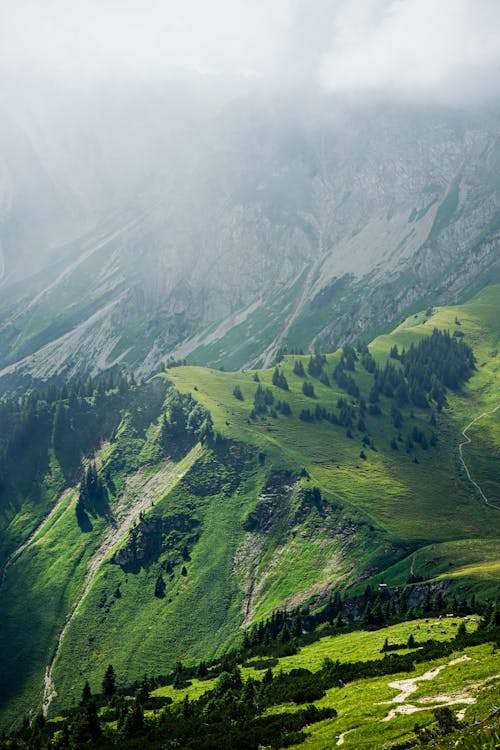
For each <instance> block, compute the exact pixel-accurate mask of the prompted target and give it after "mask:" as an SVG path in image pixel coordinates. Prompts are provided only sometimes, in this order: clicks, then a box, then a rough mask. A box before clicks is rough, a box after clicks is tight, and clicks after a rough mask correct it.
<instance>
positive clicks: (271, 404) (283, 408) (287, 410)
mask: <svg viewBox="0 0 500 750" xmlns="http://www.w3.org/2000/svg"><path fill="white" fill-rule="evenodd" d="M282 377H283V378H284V377H285V376H284V375H283V376H282ZM285 383H286V379H285ZM275 385H276V384H275ZM279 387H281V388H284V386H283V385H282V386H279ZM284 390H288V383H286V388H284ZM278 413H279V414H283V415H284V416H286V417H289V416H290V415H291V413H292V409H291V407H290V404H289V403H288V401H285V400H283V401H282V400H280V399H275V398H274V393H273V392H272V390H271V388H263V387H262V385H261V384H260V383H259V385H258V386H257V389H256V391H255V395H254V399H253V409H252V411H251V412H250V419H255V418H256V416H257V415H258V414H270V416H271V417H277V416H278Z"/></svg>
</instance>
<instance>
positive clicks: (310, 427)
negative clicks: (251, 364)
mask: <svg viewBox="0 0 500 750" xmlns="http://www.w3.org/2000/svg"><path fill="white" fill-rule="evenodd" d="M497 299H498V288H497V287H489V288H488V287H487V288H486V289H485V290H484V291H483V292H481V293H480V294H479V295H477V296H476V297H475V298H473V299H472V300H471V301H470V302H468V303H467V304H465V305H461V306H456V307H450V308H446V307H444V308H432V310H427V311H426V312H421V313H417V314H415V315H414V316H411V317H410V318H408V319H406V320H405V321H404V322H403V323H402V324H401V325H400V326H399V327H398V328H396V329H395V330H394V331H393V332H392V333H391V334H389V335H384V336H382V337H379V338H377V339H375V340H374V341H373V343H372V344H370V346H369V347H368V349H366V350H364V349H362V348H361V351H359V352H356V349H352V350H351V349H349V348H347V349H344V351H343V352H342V351H338V352H336V353H334V354H327V355H324V356H323V355H321V357H318V358H314V357H310V356H309V355H295V354H288V355H287V354H285V355H284V356H283V357H282V359H281V361H279V363H278V365H277V368H276V367H275V368H271V369H268V370H260V371H256V370H251V371H247V372H245V371H242V372H223V371H220V370H213V369H206V368H201V367H193V366H188V367H185V366H175V367H169V368H168V370H167V371H166V372H160V373H159V374H158V375H156V376H155V377H153V378H152V379H151V380H150V381H149V383H146V384H144V385H138V386H137V385H129V386H127V390H126V389H125V386H124V385H123V383H121V384H120V385H119V388H118V387H117V385H116V383H117V381H115V385H114V386H111V387H110V386H109V385H108V386H99V385H98V384H97V386H92V388H94V390H93V391H92V393H93V395H91V396H84V397H83V399H82V397H81V396H80V397H79V398H78V401H75V399H74V398H73V396H71V395H70V400H64V398H63V401H62V405H60V406H59V407H58V408H59V411H61V409H62V410H63V415H64V414H66V415H67V416H66V417H65V419H63V420H62V421H61V427H60V429H61V430H63V432H62V433H61V434H63V435H64V434H66V433H65V432H64V430H66V431H67V430H68V429H70V430H71V435H72V437H71V441H72V443H71V445H73V448H71V450H70V451H69V452H68V450H69V448H70V444H69V443H67V447H66V448H65V450H64V451H63V452H62V453H61V449H60V448H59V447H58V445H59V443H58V442H57V441H56V443H55V444H54V442H53V441H54V437H52V438H51V439H49V441H48V443H47V451H48V453H47V461H48V463H47V464H46V468H45V469H44V471H47V470H48V473H46V474H45V478H44V480H43V486H44V487H45V490H44V493H45V495H44V497H45V498H46V499H45V500H44V501H43V502H44V503H45V505H44V506H43V505H42V506H40V500H37V501H36V502H34V501H33V500H30V494H29V493H30V491H29V489H28V492H27V494H24V493H25V492H26V489H22V482H21V476H19V477H18V478H16V477H15V476H13V477H12V479H11V480H9V481H12V482H13V485H12V488H11V490H10V492H11V494H12V492H13V490H14V488H17V490H16V492H18V498H19V500H18V501H16V502H19V505H18V508H17V509H16V508H15V507H12V506H11V507H10V508H9V507H8V506H7V505H4V506H3V510H2V513H3V516H2V518H3V524H4V531H3V553H2V554H3V556H4V557H3V560H4V562H3V565H4V574H3V577H4V581H3V585H2V596H3V601H4V608H5V611H6V612H8V613H9V614H8V618H7V619H6V620H5V621H4V624H3V626H2V629H1V631H0V639H1V643H2V653H3V654H4V655H5V656H4V658H3V664H2V675H3V676H2V693H3V695H4V696H5V698H4V700H3V701H2V720H3V722H4V725H6V726H11V722H12V721H13V720H14V719H15V717H16V716H19V712H20V711H28V710H30V707H32V706H33V705H37V704H38V705H39V706H42V704H43V705H44V707H45V711H46V712H47V713H48V715H49V716H52V715H54V713H55V714H57V711H60V710H61V709H62V708H63V707H64V706H67V705H68V704H69V703H70V702H71V701H73V700H76V699H77V696H78V694H79V691H80V690H81V685H82V682H84V681H85V680H88V681H89V683H90V685H91V687H92V689H93V690H96V689H97V688H98V684H99V681H100V679H101V676H102V672H103V670H104V668H105V666H106V664H107V663H109V661H111V662H112V663H113V665H114V668H115V670H116V674H117V679H118V680H119V681H120V683H121V684H123V683H127V684H130V683H131V682H133V681H134V680H136V679H140V678H141V676H142V675H143V674H144V673H148V674H159V673H165V672H167V671H168V670H169V669H172V668H173V666H174V664H175V663H176V662H178V661H179V660H180V661H182V662H183V663H187V664H191V663H194V662H196V661H199V660H202V659H214V658H219V657H220V656H221V655H223V654H224V652H225V651H226V650H227V649H228V648H231V647H232V645H233V644H234V642H235V639H238V637H240V636H239V634H241V632H242V631H241V628H242V627H244V628H246V627H248V626H250V625H252V624H253V623H256V622H259V621H262V620H265V619H266V618H268V617H269V616H270V615H271V614H272V613H273V612H274V611H275V610H276V609H277V608H286V609H287V610H295V609H296V608H300V607H303V606H306V605H307V606H308V607H310V608H311V607H312V610H313V611H314V608H315V607H321V606H323V605H324V603H325V601H327V600H328V597H329V596H330V595H331V593H332V592H335V591H338V592H342V594H343V596H348V597H349V596H350V597H356V596H360V595H362V592H363V591H364V590H365V588H366V586H367V585H369V584H370V585H372V586H374V587H378V586H379V585H380V584H383V585H384V586H386V585H387V586H388V587H390V589H391V590H396V591H397V590H400V589H401V587H404V586H406V587H407V589H408V591H409V593H410V596H413V597H414V600H413V601H414V604H413V605H412V606H415V607H418V606H419V602H421V601H422V596H423V595H424V591H425V587H426V586H428V587H430V591H433V592H434V593H436V592H440V591H441V592H442V593H444V594H445V595H446V596H447V597H453V596H458V597H463V596H470V594H471V593H474V595H475V596H476V597H478V598H479V599H481V600H483V599H485V598H490V597H495V596H496V593H497V587H498V565H499V562H498V532H499V524H500V521H499V517H498V510H497V508H496V507H495V505H497V504H498V498H499V497H500V486H499V483H498V475H497V472H496V469H495V466H496V458H495V457H496V452H497V450H498V447H495V446H498V445H499V442H498V441H499V437H500V435H499V425H498V420H497V419H496V415H497V413H498V412H497V411H496V410H495V407H496V404H497V398H498V382H499V381H498V365H499V361H498V329H497V326H496V320H497V314H498V303H497ZM435 329H438V330H440V331H450V332H451V333H453V332H454V331H458V332H459V333H460V334H461V335H459V336H451V337H450V339H449V341H450V344H449V347H450V352H451V351H455V348H456V347H457V346H459V345H461V342H462V340H463V341H464V342H465V343H467V344H470V345H471V346H472V349H473V352H474V355H475V361H476V364H475V366H474V367H475V369H474V370H473V371H471V375H470V377H469V379H468V380H467V381H466V382H465V383H463V384H462V385H460V386H459V387H458V388H455V389H447V391H446V403H445V404H444V405H443V406H442V407H441V408H440V409H437V408H436V405H435V402H434V401H429V403H428V404H427V405H425V404H424V405H421V406H417V405H415V403H406V404H404V403H402V404H401V405H400V406H399V407H398V408H397V409H396V410H395V404H394V398H395V397H394V395H393V396H390V395H385V394H384V393H382V392H380V395H378V396H377V397H376V398H375V396H374V393H373V386H374V378H375V377H376V373H377V372H382V371H386V372H387V367H386V363H388V364H391V363H393V366H394V367H395V368H396V370H397V369H398V368H400V367H401V366H402V365H401V364H400V363H399V360H398V359H395V358H394V357H392V356H391V352H393V353H394V351H395V349H394V347H397V351H398V352H399V353H401V352H402V351H403V350H406V351H409V350H410V348H411V345H412V344H413V345H414V347H417V345H418V344H419V342H422V341H425V340H429V341H431V340H432V341H434V340H436V342H437V341H438V340H439V341H441V339H436V338H435V336H436V334H433V331H434V330H435ZM433 337H434V338H433ZM447 340H448V339H446V338H443V339H442V345H443V346H444V345H445V344H446V341H447ZM454 342H455V343H454ZM440 345H441V344H440ZM446 346H448V344H446ZM456 351H457V352H458V349H456ZM464 351H465V350H464ZM368 355H369V356H368ZM398 356H399V354H398ZM346 357H347V359H346ZM352 358H354V359H353V361H352V363H351V364H349V360H350V359H352ZM311 362H312V363H313V364H312V365H311ZM341 362H344V365H342V366H340V368H339V363H341ZM362 362H364V364H362ZM372 362H373V364H372ZM297 363H299V364H297ZM315 363H316V365H315ZM346 363H347V366H348V367H351V366H352V367H353V369H345V367H346ZM300 364H302V369H301V368H300ZM314 366H316V367H317V369H316V370H314V369H313V374H311V373H310V372H308V369H310V368H311V367H313V368H314ZM366 368H368V369H366ZM373 368H375V370H373ZM376 368H378V370H377V369H376ZM370 370H371V372H370ZM396 370H395V371H396ZM389 371H390V370H389ZM374 372H375V374H374ZM276 373H278V376H277V375H276ZM377 377H379V376H377ZM346 378H347V380H346ZM349 378H351V380H350V379H349ZM337 380H340V381H341V384H340V385H339V383H338V382H337ZM110 382H111V381H110ZM353 382H354V385H353ZM276 383H277V384H276ZM304 383H310V384H311V385H312V387H313V395H312V396H311V395H306V393H305V392H304V391H305V390H307V389H304ZM285 384H286V387H284V386H285ZM380 387H381V388H384V387H385V386H383V385H381V386H380ZM86 388H87V391H86V392H88V393H90V392H91V390H88V387H86ZM346 388H347V389H349V390H351V392H352V393H354V392H355V390H356V389H359V394H358V395H356V396H353V395H351V394H350V393H348V392H347V390H346ZM259 389H260V392H261V394H262V398H263V399H264V401H260V402H259V404H257V401H256V396H255V394H256V392H258V390H259ZM353 389H354V390H353ZM82 393H83V390H82ZM387 393H388V394H389V391H387ZM437 393H438V391H436V394H437ZM235 394H236V395H235ZM269 394H272V401H271V396H270V395H269ZM266 398H268V401H269V402H271V403H269V404H268V405H266V403H265V399H266ZM414 398H417V396H416V395H415V396H414ZM435 398H439V399H442V398H443V395H442V393H441V395H435ZM71 399H73V402H74V403H73V405H71V404H72V402H71ZM362 400H363V401H364V402H365V406H364V407H361V408H362V409H364V411H363V413H362V414H360V413H359V411H358V409H359V407H354V404H355V403H357V404H359V403H362ZM285 402H286V404H287V405H288V406H287V408H285V407H284V406H283V404H284V403H285ZM44 403H47V402H44V401H43V400H42V401H40V402H39V406H38V407H37V409H38V410H40V409H41V408H42V407H43V409H46V408H47V407H45V406H43V404H44ZM49 403H50V402H49ZM52 403H54V407H52V408H54V409H55V408H56V406H57V403H58V401H57V400H56V401H55V402H52ZM108 403H109V405H108ZM419 403H420V402H419ZM77 404H79V405H77ZM422 404H423V402H422ZM72 410H73V411H72ZM75 410H76V411H75ZM82 410H83V411H82ZM105 412H106V421H105V422H101V424H102V426H101V427H100V428H99V430H100V434H101V435H102V438H101V442H99V443H97V444H96V443H95V437H94V438H93V443H87V447H85V439H90V436H91V434H92V433H91V432H89V433H88V435H89V438H85V435H86V434H87V433H86V432H85V429H84V430H83V432H81V434H79V431H78V430H77V431H76V432H75V431H74V430H75V428H77V426H78V424H79V423H80V424H81V425H82V427H83V426H84V424H85V422H84V421H83V419H84V418H85V419H86V420H88V419H91V420H92V422H89V425H90V424H98V423H99V420H101V416H100V414H104V413H105ZM287 412H289V413H287ZM42 413H43V412H40V414H42ZM53 413H55V412H53ZM80 413H81V414H82V415H85V414H87V415H88V416H85V417H83V416H78V415H79V414H80ZM332 414H333V415H336V416H335V418H334V417H332V416H329V415H332ZM163 415H165V416H163ZM478 417H480V418H479V419H478ZM39 419H40V417H39ZM76 420H79V422H78V421H76ZM95 420H97V422H96V421H95ZM342 421H343V422H344V423H343V424H342V423H341V422H342ZM395 422H396V423H397V425H398V426H396V427H395V424H394V423H395ZM50 425H51V422H50V420H49V422H48V424H47V430H48V434H49V437H50V433H51V431H52V432H53V430H54V428H53V427H52V426H50ZM65 425H66V426H65ZM70 425H74V426H73V427H71V426H70ZM37 429H38V430H40V429H41V427H39V428H37ZM92 429H93V428H92ZM464 431H465V432H466V433H467V434H466V435H465V437H467V436H470V438H471V440H472V442H471V443H467V444H466V445H462V452H463V453H462V457H463V459H464V460H465V462H466V468H467V469H468V472H469V473H470V474H469V473H468V472H467V471H466V468H464V466H463V464H462V463H461V462H460V453H459V445H460V443H463V442H464V435H463V434H462V433H463V432H464ZM398 433H399V435H398ZM433 433H435V435H436V439H434V438H432V435H433ZM53 434H56V433H53ZM69 434H70V433H68V435H69ZM412 436H413V437H412ZM431 438H432V440H431ZM37 439H38V440H40V438H37ZM75 441H76V442H75ZM42 443H43V441H42ZM91 444H93V446H94V447H93V448H90V445H91ZM37 450H39V448H38V449H37ZM90 459H92V460H95V461H96V466H97V467H98V472H99V475H100V476H101V477H102V479H103V482H104V486H105V487H106V493H107V500H106V504H105V505H103V506H102V508H100V507H98V506H95V508H93V507H90V506H89V510H88V511H87V513H86V520H85V518H83V519H82V520H81V521H78V516H77V514H76V513H75V508H76V505H77V500H78V494H79V489H78V483H75V482H74V481H73V482H72V481H71V480H70V481H69V486H66V489H65V488H64V485H65V483H67V482H68V480H67V479H64V476H65V475H66V476H68V477H69V476H70V475H71V474H72V475H73V476H76V477H78V475H79V474H78V466H79V464H80V465H81V463H80V462H81V461H82V460H83V463H84V464H85V465H89V464H88V462H89V460H90ZM40 460H41V459H38V461H39V462H40ZM68 461H70V463H68ZM41 465H43V462H42V464H41ZM70 465H71V466H73V467H74V468H72V469H71V471H69V466H70ZM65 467H66V468H65ZM471 478H472V480H473V481H471ZM25 480H26V476H25V477H24V478H23V481H25ZM36 481H39V480H36ZM26 486H27V485H26ZM80 492H81V490H80ZM485 498H486V499H487V500H488V503H486V502H485ZM495 501H496V502H495ZM36 514H39V515H38V521H37V520H36V517H37V516H36ZM23 530H24V531H23ZM23 581H30V582H31V584H30V586H29V588H24V591H23V596H22V597H21V598H20V597H19V593H18V592H19V587H20V586H22V582H23ZM55 581H57V582H58V583H57V587H54V582H55ZM422 587H424V588H422ZM412 592H413V593H412ZM25 611H29V612H30V613H31V616H30V619H29V620H28V621H26V619H25V618H24V615H23V613H24V612H25ZM20 622H23V623H24V625H23V627H21V628H20V627H19V623H20ZM188 622H189V627H186V623H188ZM9 653H17V654H19V655H20V657H19V658H16V660H15V661H13V660H12V661H11V660H10V658H9V656H8V654H9ZM47 665H48V666H47ZM46 669H47V670H48V671H47V673H46ZM424 671H425V670H424ZM45 673H46V678H45V689H44V674H45ZM349 729H350V727H347V728H346V729H345V731H346V732H347V731H348V730H349ZM342 731H344V730H343V728H342ZM339 734H340V733H339ZM349 737H350V734H346V735H345V736H344V742H345V744H346V747H348V746H349V744H348V743H349ZM313 746H314V745H313Z"/></svg>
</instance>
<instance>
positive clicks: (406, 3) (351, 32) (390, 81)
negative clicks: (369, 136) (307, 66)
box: [320, 0, 500, 102]
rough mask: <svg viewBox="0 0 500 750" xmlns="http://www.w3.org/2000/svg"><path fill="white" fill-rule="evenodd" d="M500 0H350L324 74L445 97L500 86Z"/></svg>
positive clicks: (475, 95) (331, 79)
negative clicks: (499, 0)
mask: <svg viewBox="0 0 500 750" xmlns="http://www.w3.org/2000/svg"><path fill="white" fill-rule="evenodd" d="M499 74H500V3H499V2H498V0H439V2H437V1H436V0H391V1H387V0H385V1H384V0H350V1H349V2H344V3H343V4H342V5H341V6H340V8H339V10H338V13H337V15H336V18H335V22H334V29H333V30H332V47H331V50H330V51H329V52H328V53H327V54H326V55H325V56H324V58H323V62H322V66H321V70H320V77H321V80H322V82H323V84H324V85H325V86H326V87H327V88H328V89H330V90H332V91H336V92H342V93H348V94H373V93H375V94H383V95H385V96H388V97H391V96H394V97H408V98H428V99H431V100H432V99H434V100H436V99H437V100H441V101H445V102H446V101H452V102H455V101H460V100H461V99H462V100H464V99H474V100H475V99H487V98H491V97H495V98H496V97H498V94H499V93H500V82H499V81H500V78H499Z"/></svg>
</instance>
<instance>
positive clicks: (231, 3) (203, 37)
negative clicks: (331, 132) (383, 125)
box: [0, 0, 500, 101]
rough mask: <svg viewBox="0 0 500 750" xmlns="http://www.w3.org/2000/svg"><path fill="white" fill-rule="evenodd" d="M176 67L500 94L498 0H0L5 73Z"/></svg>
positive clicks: (344, 88) (340, 85)
mask: <svg viewBox="0 0 500 750" xmlns="http://www.w3.org/2000/svg"><path fill="white" fill-rule="evenodd" d="M172 70H190V71H193V70H194V71H198V72H209V73H232V74H244V75H250V76H253V77H255V79H256V81H259V80H260V81H263V82H267V83H269V84H270V85H272V86H274V87H279V86H283V85H301V86H304V85H307V86H312V85H313V84H318V85H322V86H324V87H325V88H326V89H327V90H330V91H335V92H342V93H348V94H356V95H366V94H370V95H372V94H382V95H384V96H386V97H398V98H400V97H416V98H424V99H431V100H432V99H437V100H444V101H447V100H452V101H456V100H460V99H461V98H464V99H471V98H472V99H476V98H478V97H479V98H481V97H484V98H488V97H492V96H494V97H496V96H498V94H499V89H500V86H499V84H498V80H500V76H499V73H500V0H182V2H179V0H43V2H41V1H40V0H0V83H2V81H3V82H5V80H7V79H9V77H10V79H11V80H15V79H16V76H18V75H19V74H20V72H22V73H23V75H25V74H26V72H27V75H28V77H29V75H31V73H32V72H33V73H36V72H40V71H41V72H48V73H49V75H52V74H53V73H57V74H58V75H59V76H61V75H62V76H64V75H66V76H67V77H68V79H69V80H72V77H73V79H74V80H76V78H77V77H78V76H80V77H83V78H85V77H86V76H91V77H92V76H96V75H97V76H100V75H108V76H109V75H110V74H111V75H113V74H116V73H118V74H119V75H121V76H123V77H125V78H126V77H127V76H130V75H140V76H146V77H151V76H154V75H162V74H164V73H165V72H169V71H172Z"/></svg>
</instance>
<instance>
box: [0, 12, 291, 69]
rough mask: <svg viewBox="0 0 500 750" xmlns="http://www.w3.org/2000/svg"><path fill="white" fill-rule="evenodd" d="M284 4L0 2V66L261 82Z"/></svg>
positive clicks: (275, 50)
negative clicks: (224, 76) (175, 72)
mask: <svg viewBox="0 0 500 750" xmlns="http://www.w3.org/2000/svg"><path fill="white" fill-rule="evenodd" d="M291 8H292V0H272V2H268V0H252V2H248V1H247V0H211V1H210V2H208V1H207V0H182V2H178V0H175V1H174V0H44V2H40V0H2V1H1V3H0V65H3V66H4V67H5V66H8V67H10V68H12V67H13V66H16V65H17V66H19V65H22V66H23V67H25V68H26V67H33V68H36V67H41V68H42V69H46V70H49V71H50V70H51V71H54V70H55V71H58V72H68V73H75V72H76V73H78V72H83V73H90V74H96V73H97V74H98V73H101V72H114V71H116V70H118V71H120V72H125V73H126V72H129V73H130V72H133V73H140V74H146V75H147V74H151V73H161V72H164V71H166V70H171V69H188V70H198V71H203V72H205V71H210V72H218V73H220V72H228V71H231V72H235V73H254V74H261V75H265V74H267V73H268V72H269V70H270V69H272V68H273V66H274V65H275V60H276V59H277V57H279V56H280V54H281V53H280V49H281V47H282V45H283V44H284V40H285V39H286V36H287V34H288V27H289V22H290V19H291Z"/></svg>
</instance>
